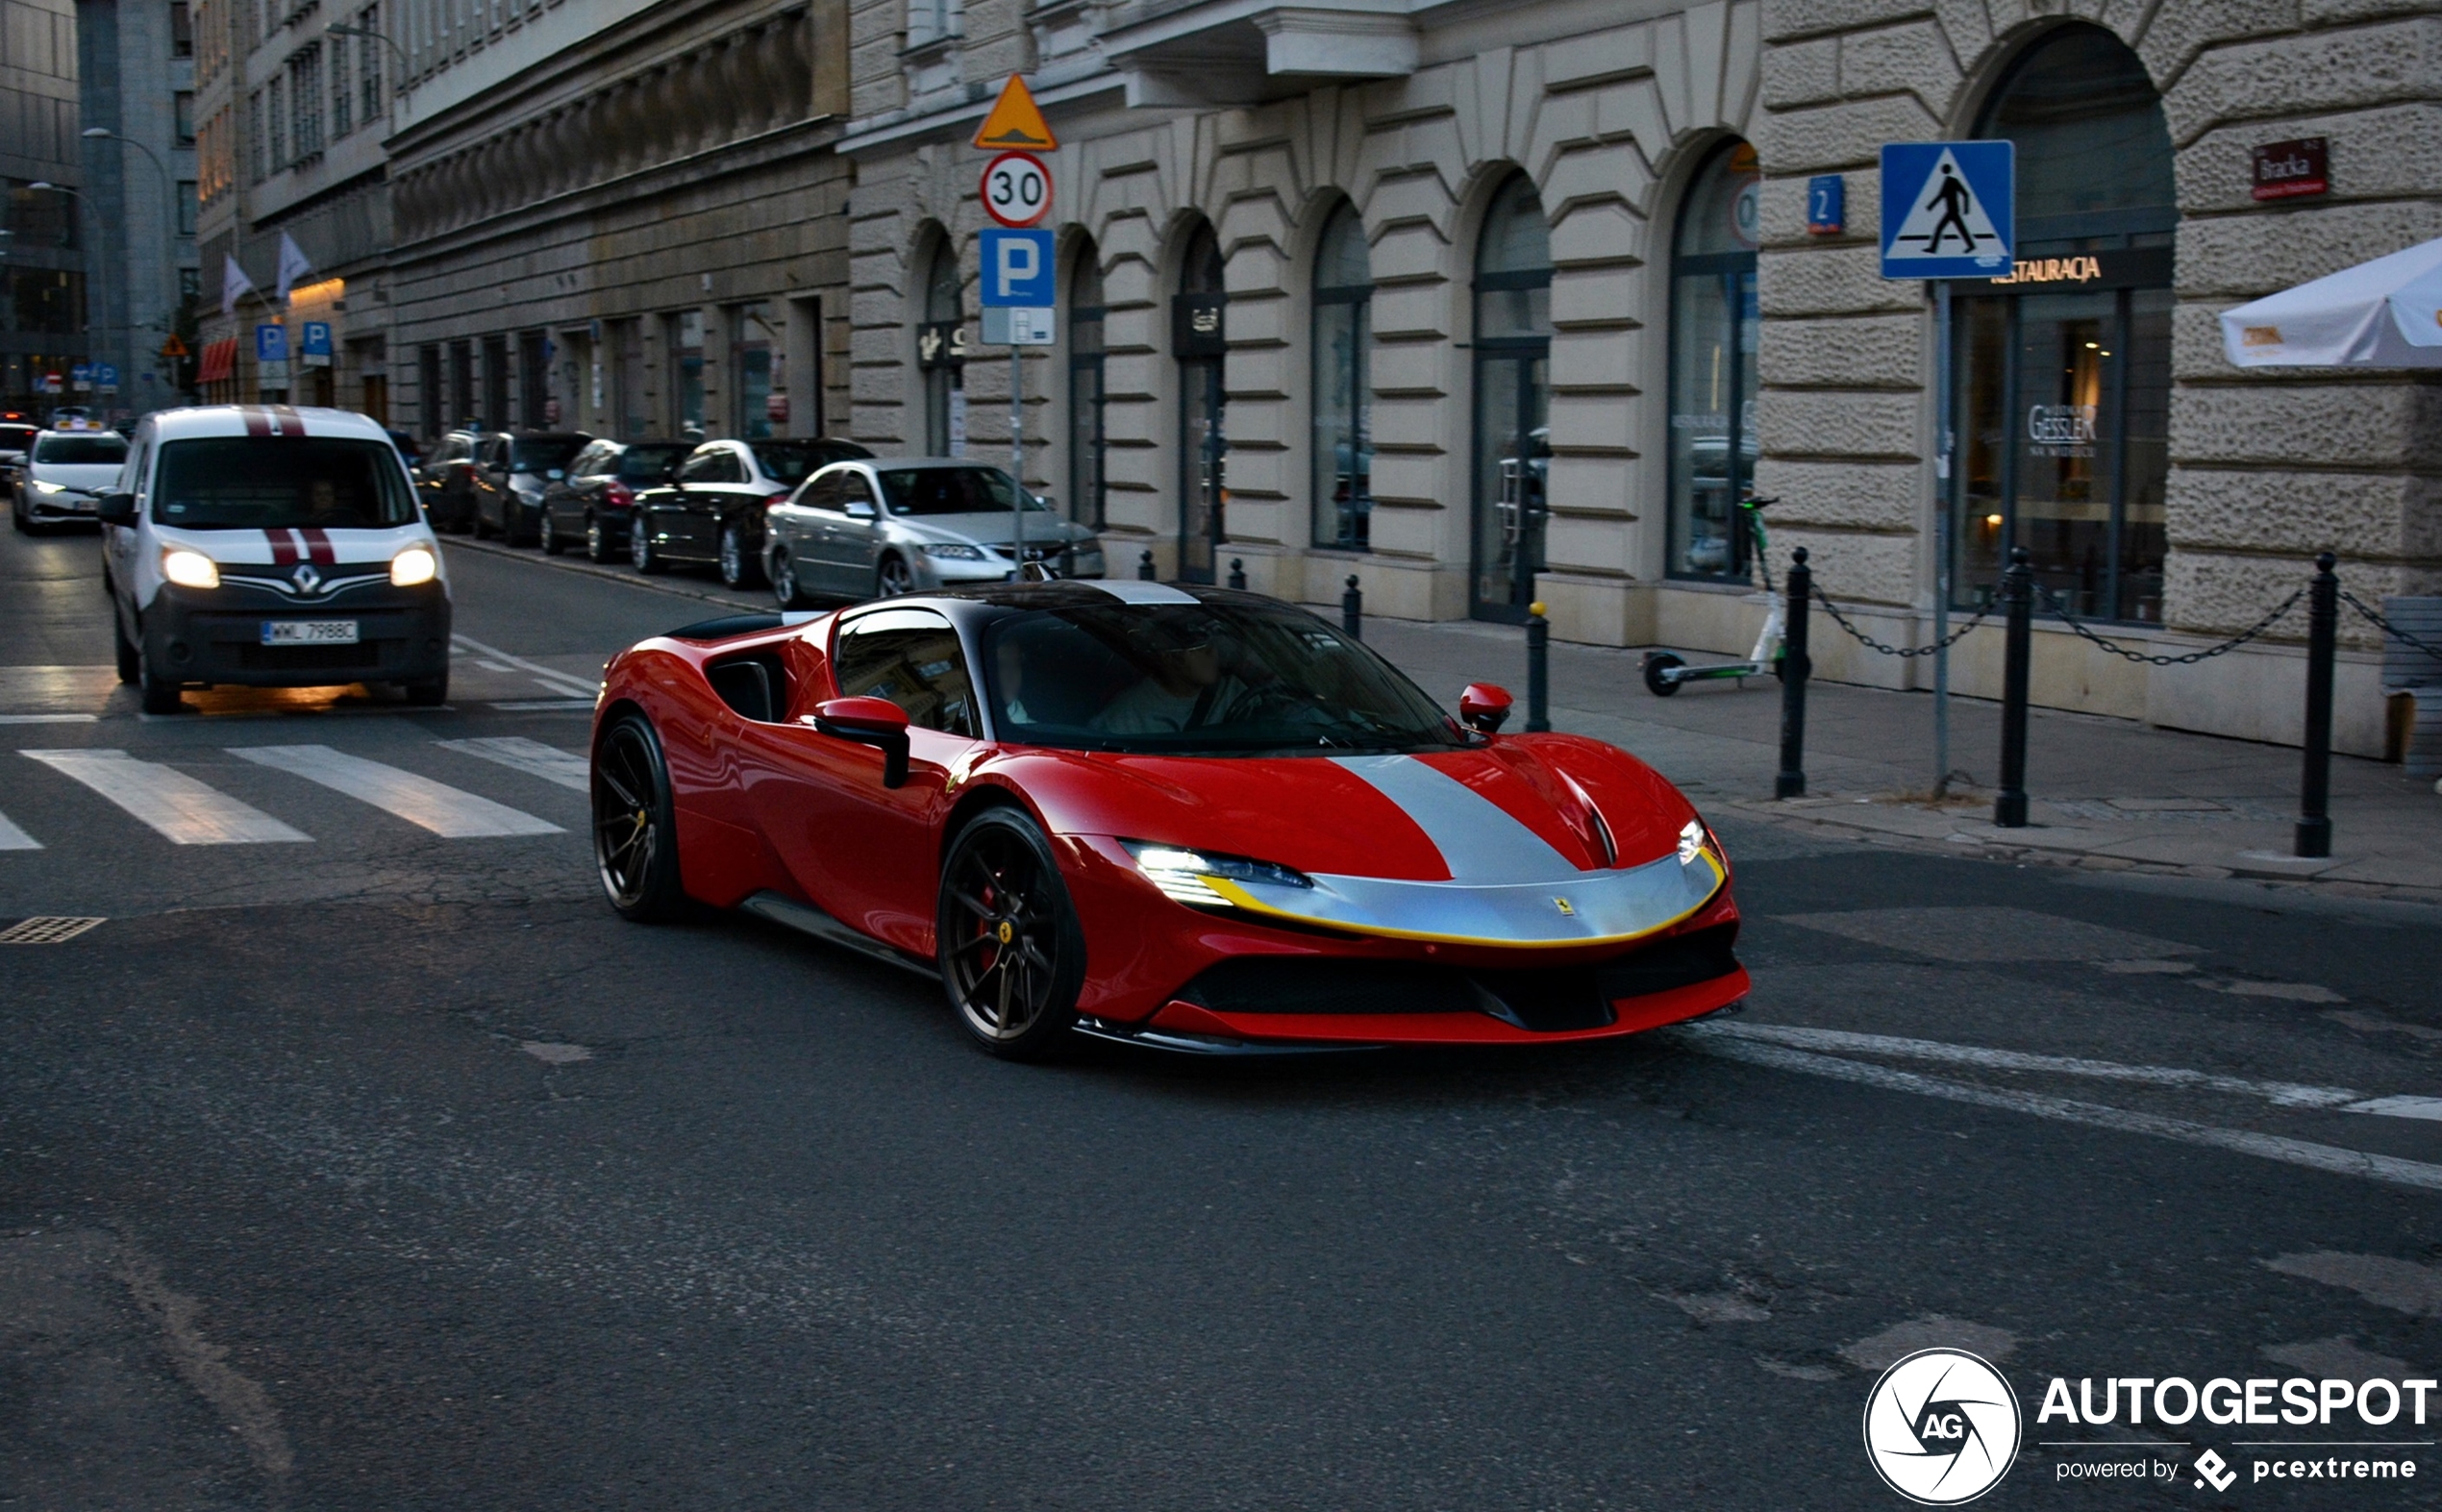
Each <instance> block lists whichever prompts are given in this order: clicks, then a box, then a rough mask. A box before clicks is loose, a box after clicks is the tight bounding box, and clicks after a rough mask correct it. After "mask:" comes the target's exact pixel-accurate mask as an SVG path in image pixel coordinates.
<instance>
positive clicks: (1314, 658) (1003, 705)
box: [593, 581, 1747, 1058]
mask: <svg viewBox="0 0 2442 1512" xmlns="http://www.w3.org/2000/svg"><path fill="white" fill-rule="evenodd" d="M1508 702H1509V701H1508V695H1507V694H1506V693H1503V692H1501V690H1499V689H1498V688H1491V687H1485V686H1483V685H1477V686H1471V687H1470V688H1468V690H1467V693H1466V696H1465V697H1464V698H1462V700H1461V701H1460V716H1461V717H1460V718H1459V719H1457V720H1454V719H1451V718H1449V717H1447V716H1446V715H1444V714H1442V713H1441V712H1440V711H1439V710H1438V709H1436V708H1435V707H1434V706H1433V702H1432V701H1431V700H1430V699H1428V698H1426V697H1425V695H1424V694H1423V693H1421V692H1419V691H1418V690H1417V688H1416V686H1415V685H1414V684H1413V683H1411V682H1408V679H1407V678H1405V677H1404V676H1402V675H1401V674H1400V673H1399V672H1398V671H1397V670H1396V669H1394V668H1393V667H1391V666H1390V665H1389V664H1388V663H1387V662H1385V661H1383V659H1382V658H1381V657H1378V656H1376V655H1375V654H1374V653H1373V652H1371V651H1369V650H1367V649H1366V648H1365V647H1364V646H1363V645H1362V644H1361V643H1359V642H1358V641H1355V640H1353V639H1351V638H1349V637H1348V636H1346V635H1344V634H1342V633H1341V632H1339V631H1338V630H1336V629H1334V628H1333V627H1332V626H1330V625H1328V624H1326V623H1325V622H1323V621H1322V620H1320V619H1317V618H1316V617H1314V616H1313V615H1311V614H1308V613H1307V612H1306V611H1305V610H1303V609H1300V608H1297V607H1294V606H1291V605H1286V604H1282V603H1279V602H1276V601H1274V600H1270V599H1266V598H1262V597H1259V596H1258V595H1255V594H1250V593H1242V592H1233V591H1229V590H1225V589H1217V588H1208V587H1192V586H1189V587H1174V586H1170V585H1167V584H1161V583H1154V582H1134V581H1130V582H1023V583H1008V584H1001V585H994V586H990V587H984V588H977V589H969V590H964V591H959V592H952V593H940V594H927V595H920V596H913V597H904V598H896V599H889V600H885V601H882V602H879V603H873V604H866V605H861V606H859V607H855V608H849V609H843V610H839V611H837V612H834V613H827V614H821V615H792V616H785V617H776V616H752V617H745V618H740V619H733V620H716V621H710V622H708V623H705V624H701V625H692V626H688V627H686V628H685V629H683V630H679V631H674V632H671V633H669V634H667V635H662V636H657V637H655V638H654V639H651V640H647V641H643V642H641V643H639V644H638V645H635V646H634V647H632V648H630V649H629V650H627V651H625V652H623V653H621V654H620V656H619V657H617V659H615V660H614V661H612V662H611V663H610V669H609V671H608V674H607V676H606V681H605V682H604V686H603V691H602V697H601V701H600V704H599V706H598V707H597V710H596V714H595V725H594V738H593V809H594V838H595V852H596V856H597V859H598V860H599V862H600V869H601V874H602V883H603V887H604V888H605V890H606V891H607V892H608V893H609V895H610V902H611V905H612V906H614V907H615V908H617V909H618V911H619V912H620V913H621V914H623V915H625V916H627V917H628V918H630V919H635V920H644V921H649V920H656V919H663V918H667V917H670V916H671V915H673V914H674V913H676V912H678V911H680V910H681V909H682V908H684V907H685V906H686V905H687V904H688V902H689V901H690V900H692V901H693V902H695V903H700V904H706V905H712V906H715V907H722V908H728V907H743V908H746V909H748V910H750V911H752V912H755V913H758V914H760V915H762V916H764V917H766V918H769V919H773V920H776V921H779V922H781V923H784V924H788V925H791V926H793V927H795V928H798V929H800V930H805V931H806V932H808V933H811V934H814V935H818V936H821V937H823V938H825V939H829V940H832V941H835V942H836V943H839V944H842V945H845V946H849V947H852V948H854V949H857V950H860V951H863V952H865V953H867V954H874V955H879V956H882V957H884V958H885V959H888V960H890V961H892V962H895V963H898V964H901V965H906V966H910V967H913V968H915V969H917V970H919V971H922V972H924V973H926V974H927V975H937V976H938V977H939V978H940V979H941V982H942V984H943V985H944V987H945V988H946V989H947V990H948V993H949V997H950V1002H951V1004H952V1005H953V1006H954V1007H955V1008H956V1009H957V1011H958V1016H959V1022H960V1023H961V1024H962V1025H964V1027H965V1029H967V1031H968V1032H969V1033H970V1034H971V1035H972V1036H973V1037H974V1038H975V1040H976V1041H977V1042H978V1043H979V1044H980V1045H982V1046H983V1047H984V1049H986V1050H988V1051H990V1052H992V1053H995V1054H999V1055H1004V1056H1009V1057H1011V1058H1027V1057H1031V1056H1034V1055H1038V1054H1041V1053H1044V1052H1045V1051H1047V1050H1050V1049H1051V1048H1053V1047H1054V1046H1056V1045H1057V1044H1059V1043H1060V1042H1061V1041H1063V1040H1064V1039H1065V1038H1066V1037H1067V1036H1069V1035H1070V1034H1072V1033H1075V1032H1078V1031H1083V1032H1084V1033H1088V1034H1094V1035H1100V1036H1104V1037H1107V1038H1111V1039H1118V1040H1125V1041H1129V1042H1132V1043H1137V1044H1145V1045H1152V1046H1159V1047H1162V1048H1166V1049H1172V1050H1192V1051H1207V1052H1240V1051H1247V1050H1262V1049H1291V1048H1297V1047H1321V1046H1351V1045H1390V1044H1433V1045H1454V1044H1470V1045H1475V1044H1530V1043H1541V1042H1545V1041H1553V1040H1567V1039H1590V1038H1596V1037H1600V1036H1606V1035H1618V1034H1631V1033H1634V1032H1636V1031H1637V1030H1640V1029H1652V1028H1654V1027H1656V1026H1657V1025H1662V1024H1669V1023H1673V1022H1676V1021H1678V1020H1682V1019H1687V1018H1693V1017H1695V1016H1696V1015H1699V1014H1703V1013H1708V1012H1711V1011H1713V1010H1715V1009H1717V1008H1722V1007H1725V1006H1728V1005H1729V1004H1732V1003H1735V1002H1736V1001H1738V1000H1739V999H1740V998H1741V997H1743V996H1745V994H1746V991H1747V973H1746V971H1745V969H1744V968H1743V967H1741V966H1740V965H1739V964H1738V961H1737V959H1736V957H1735V956H1734V955H1733V954H1732V950H1731V947H1732V942H1733V941H1734V940H1735V938H1736V935H1737V930H1738V910H1737V906H1736V905H1735V904H1733V903H1732V900H1731V895H1730V865H1729V862H1728V860H1727V859H1726V858H1725V857H1724V856H1723V855H1722V852H1721V848H1720V846H1719V844H1718V843H1717V842H1716V841H1715V839H1714V838H1713V835H1712V833H1711V831H1710V830H1707V828H1706V826H1705V823H1704V821H1703V820H1702V819H1701V818H1699V817H1698V816H1697V814H1696V811H1695V809H1694V808H1693V807H1691V806H1689V804H1688V802H1687V800H1686V799H1685V798H1684V797H1682V795H1681V794H1680V792H1679V791H1678V790H1677V789H1676V788H1674V787H1672V786H1671V784H1670V783H1668V782H1667V781H1663V780H1662V779H1661V778H1660V777H1659V776H1658V775H1657V774H1656V773H1655V772H1654V771H1653V770H1652V769H1651V768H1650V767H1647V766H1646V765H1645V764H1644V763H1643V762H1641V761H1638V760H1637V759H1636V758H1635V757H1633V756H1629V755H1628V754H1627V753H1625V752H1623V751H1620V750H1617V749H1615V748H1613V747H1611V746H1607V745H1604V744H1602V743H1601V742H1599V741H1594V740H1587V739H1582V738H1580V737H1577V736H1573V735H1561V734H1516V735H1504V734H1501V733H1499V732H1498V730H1499V727H1500V725H1501V722H1502V719H1503V716H1504V715H1506V713H1507V712H1508Z"/></svg>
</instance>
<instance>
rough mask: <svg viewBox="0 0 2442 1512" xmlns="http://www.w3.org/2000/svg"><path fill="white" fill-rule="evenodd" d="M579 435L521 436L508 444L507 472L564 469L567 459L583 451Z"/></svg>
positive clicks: (581, 437) (583, 440)
mask: <svg viewBox="0 0 2442 1512" xmlns="http://www.w3.org/2000/svg"><path fill="white" fill-rule="evenodd" d="M585 444H586V440H585V437H584V436H581V435H523V436H519V437H518V438H517V439H516V440H514V441H512V442H511V443H510V447H509V470H510V471H511V472H512V473H539V472H548V471H550V470H551V469H552V468H554V467H565V466H567V465H568V459H569V458H571V457H574V456H576V455H577V454H578V453H579V452H581V451H583V450H585Z"/></svg>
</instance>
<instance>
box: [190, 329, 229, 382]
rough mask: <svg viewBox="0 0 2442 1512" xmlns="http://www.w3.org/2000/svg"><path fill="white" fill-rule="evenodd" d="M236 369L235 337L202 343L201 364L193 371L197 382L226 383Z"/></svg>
mask: <svg viewBox="0 0 2442 1512" xmlns="http://www.w3.org/2000/svg"><path fill="white" fill-rule="evenodd" d="M236 372H237V337H236V336H231V337H230V338H229V339H228V340H226V341H211V342H207V343H205V345H204V359H203V365H202V366H201V367H199V368H198V369H197V370H196V372H195V382H197V383H199V384H221V383H227V382H228V381H229V379H230V377H231V376H232V375H233V374H235V373H236Z"/></svg>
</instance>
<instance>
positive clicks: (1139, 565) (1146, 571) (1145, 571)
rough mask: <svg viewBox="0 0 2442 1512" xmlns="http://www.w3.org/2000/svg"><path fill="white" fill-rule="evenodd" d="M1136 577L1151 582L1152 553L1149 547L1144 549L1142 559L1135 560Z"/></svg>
mask: <svg viewBox="0 0 2442 1512" xmlns="http://www.w3.org/2000/svg"><path fill="white" fill-rule="evenodd" d="M1136 576H1137V577H1139V578H1142V579H1144V580H1145V581H1146V582H1152V581H1153V551H1152V549H1151V548H1150V547H1148V548H1147V549H1146V551H1145V554H1144V555H1143V556H1142V557H1139V558H1136Z"/></svg>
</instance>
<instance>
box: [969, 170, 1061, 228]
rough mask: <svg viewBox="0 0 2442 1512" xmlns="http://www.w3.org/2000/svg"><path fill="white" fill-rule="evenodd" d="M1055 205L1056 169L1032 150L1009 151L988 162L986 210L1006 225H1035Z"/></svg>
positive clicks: (985, 179)
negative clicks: (1053, 181) (1048, 165)
mask: <svg viewBox="0 0 2442 1512" xmlns="http://www.w3.org/2000/svg"><path fill="white" fill-rule="evenodd" d="M1051 208H1052V170H1050V169H1049V168H1046V167H1044V166H1043V160H1042V159H1040V158H1037V157H1035V156H1034V154H1033V153H1031V152H1005V153H1003V154H1001V155H1000V156H999V157H997V158H995V159H993V160H992V161H990V162H987V163H985V164H984V213H985V214H987V215H989V216H991V217H992V218H993V219H994V220H997V221H999V222H1000V223H1001V224H1002V225H1004V226H1032V225H1033V224H1034V223H1035V222H1036V221H1038V220H1041V219H1042V218H1043V216H1044V214H1045V213H1046V212H1048V211H1050V210H1051Z"/></svg>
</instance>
